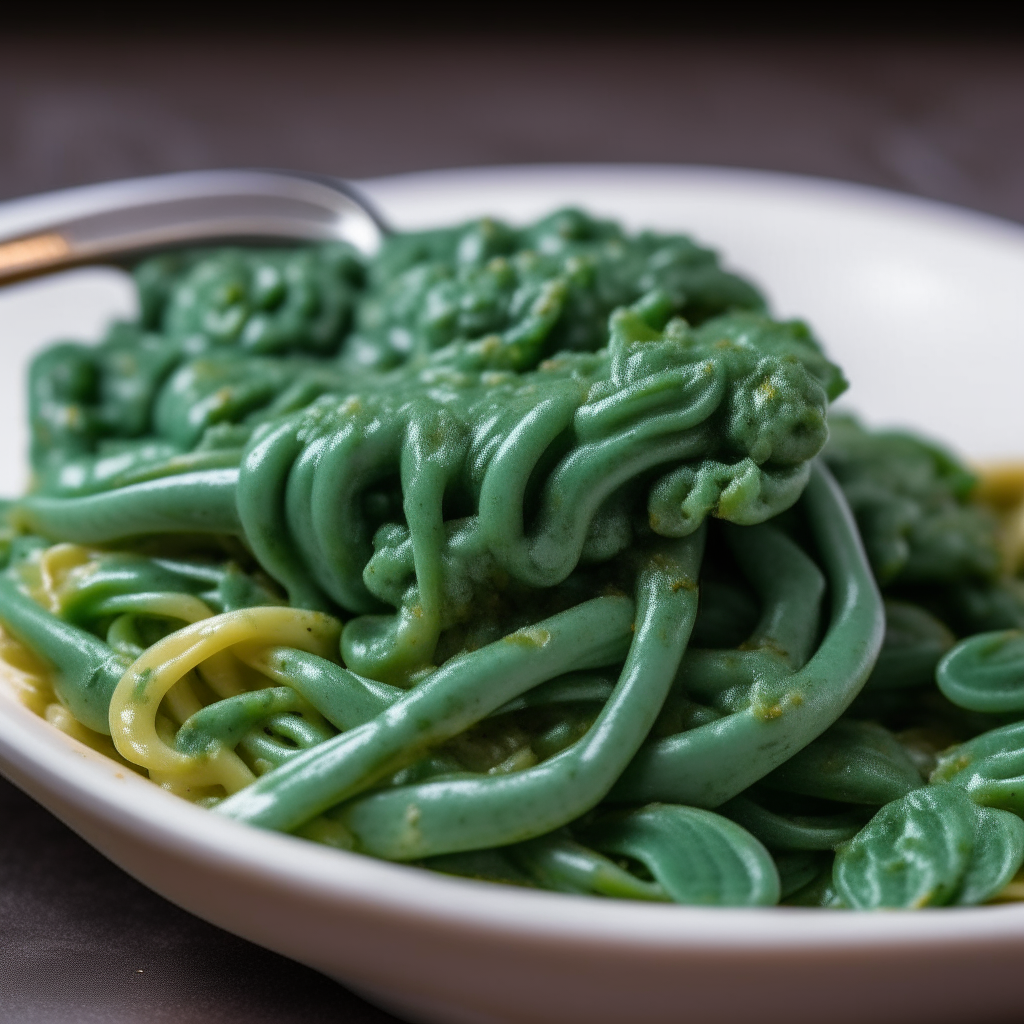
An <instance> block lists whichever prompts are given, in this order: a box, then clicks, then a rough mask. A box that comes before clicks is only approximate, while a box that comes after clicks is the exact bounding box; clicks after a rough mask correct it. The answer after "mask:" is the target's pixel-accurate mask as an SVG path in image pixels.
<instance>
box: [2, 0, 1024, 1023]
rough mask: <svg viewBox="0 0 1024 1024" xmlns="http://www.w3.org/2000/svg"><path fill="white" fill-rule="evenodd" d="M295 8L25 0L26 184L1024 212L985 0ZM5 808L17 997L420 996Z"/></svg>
mask: <svg viewBox="0 0 1024 1024" xmlns="http://www.w3.org/2000/svg"><path fill="white" fill-rule="evenodd" d="M277 13H278V14H279V15H280V20H279V22H278V23H275V24H274V25H268V26H264V27H263V28H262V29H260V30H259V31H250V32H249V34H245V32H242V31H241V30H240V29H239V26H238V24H236V23H232V22H230V21H229V19H228V18H227V16H226V15H221V16H220V18H221V20H220V21H219V22H216V23H214V24H212V26H211V25H210V23H209V17H208V16H207V15H206V14H205V13H204V15H203V16H202V18H201V17H200V16H199V15H198V14H197V15H196V17H195V18H194V19H193V24H196V25H198V24H203V25H204V26H206V27H205V28H204V31H203V33H202V34H197V32H196V30H195V29H194V28H192V27H190V25H188V24H186V23H185V19H184V18H182V19H179V21H178V22H174V23H168V24H161V23H155V22H154V23H143V22H137V23H131V24H129V25H128V26H127V28H126V27H125V23H124V22H123V21H122V22H119V23H118V24H117V25H116V26H114V25H112V24H97V23H95V21H86V20H85V18H86V15H81V16H80V17H79V19H78V22H77V23H76V22H73V21H72V22H69V21H68V20H66V19H65V20H63V21H62V22H61V24H62V25H64V26H65V28H64V34H55V33H54V32H53V31H52V25H51V24H50V23H49V22H46V23H44V22H43V21H42V20H41V18H40V20H36V21H33V19H32V17H31V12H29V13H28V14H25V15H23V21H22V22H21V23H11V22H10V21H8V28H7V30H6V34H2V35H0V199H6V198H11V197H15V196H19V195H24V194H28V193H33V192H40V191H45V190H48V189H55V188H62V187H66V186H71V185H77V184H84V183H88V182H94V181H100V180H104V179H110V178H120V177H126V176H132V175H141V174H152V173H158V172H162V171H174V170H185V169H192V168H205V167H226V166H238V165H250V166H276V167H292V168H297V169H304V170H309V171H317V172H323V173H329V174H337V175H342V176H346V177H353V178H365V177H371V176H377V175H389V174H400V173H405V172H411V171H418V170H424V169H431V168H442V167H453V166H468V165H486V164H523V163H545V162H590V161H600V162H627V163H652V162H653V163H671V164H678V163H696V164H711V165H728V166H741V167H753V168H764V169H770V170H777V171H789V172H796V173H801V174H811V175H821V176H826V177H833V178H842V179H846V180H851V181H856V182H861V183H865V184H869V185H875V186H881V187H884V188H890V189H896V190H900V191H904V192H908V193H914V194H917V195H921V196H926V197H929V198H932V199H938V200H945V201H948V202H952V203H958V204H961V205H964V206H968V207H972V208H974V209H977V210H981V211H985V212H987V213H990V214H995V215H998V216H1002V217H1006V218H1010V219H1013V220H1016V221H1020V222H1024V37H1021V36H1020V35H1019V34H1017V33H1016V31H1015V29H1014V27H1012V26H1008V25H1006V24H1003V23H997V22H994V21H992V20H991V19H989V18H986V16H985V11H984V10H983V9H982V8H979V7H978V5H974V7H973V8H972V11H971V12H969V13H968V14H967V15H963V14H962V12H961V18H962V20H964V19H965V20H966V22H967V23H966V24H964V23H954V22H949V23H942V22H941V21H939V22H937V21H936V20H935V18H936V16H934V15H930V18H931V20H930V23H929V29H928V33H929V34H922V33H921V30H920V27H919V26H918V25H916V24H915V23H913V22H912V21H910V20H909V19H908V20H906V21H900V20H898V19H896V18H894V17H893V16H892V15H891V14H890V15H889V19H890V20H889V21H888V22H886V23H885V24H884V25H882V24H881V22H879V23H868V20H867V19H866V18H864V19H862V20H861V21H860V22H856V21H854V22H851V23H849V24H843V23H840V22H838V21H833V22H832V23H824V22H821V23H818V24H812V25H810V26H808V24H807V23H806V22H803V23H801V24H797V23H795V22H793V23H785V22H783V23H779V21H778V16H777V15H776V14H775V12H772V14H773V17H774V18H775V21H773V22H771V23H769V22H768V21H767V20H766V18H767V16H762V18H763V21H762V22H761V23H758V22H757V21H756V20H754V21H751V20H750V19H749V17H747V16H746V15H744V16H743V21H742V26H741V27H742V31H740V32H737V30H736V27H735V26H734V25H730V24H728V23H727V22H726V21H725V20H724V16H723V17H722V19H720V21H719V22H718V23H715V22H714V21H700V20H699V19H698V20H697V21H694V20H693V18H692V16H691V15H690V13H689V12H686V14H687V19H688V20H687V21H686V23H685V24H684V23H683V20H682V19H683V16H682V15H680V16H678V17H677V18H676V20H674V21H672V20H670V21H667V22H666V21H664V20H662V21H659V22H658V23H657V24H655V25H652V23H651V22H650V20H649V18H650V15H649V13H648V12H644V18H645V19H647V20H646V21H644V22H641V20H640V16H639V15H638V16H636V18H635V19H634V20H633V21H630V20H629V17H628V16H627V17H626V18H625V20H622V18H621V17H620V20H618V21H617V22H615V23H614V24H612V23H611V22H608V23H605V24H597V25H595V24H593V23H588V25H587V27H586V28H585V29H581V28H580V27H579V26H578V25H576V24H573V23H572V22H570V21H568V20H563V21H559V20H558V19H557V18H555V17H554V16H553V15H552V14H551V13H550V12H542V13H541V14H538V15H536V16H534V15H530V17H529V18H527V16H526V14H525V13H523V14H522V16H521V17H520V19H519V21H518V22H516V23H511V22H510V23H509V24H502V25H481V24H479V23H478V24H477V26H476V28H475V30H474V31H467V30H466V29H465V28H464V27H463V25H462V24H461V23H459V22H456V21H455V19H454V17H450V18H449V19H448V20H447V21H444V20H443V19H442V20H440V21H439V20H438V17H437V16H436V15H434V14H433V12H432V20H431V21H429V22H428V21H426V20H425V18H424V17H423V16H422V15H420V16H419V20H418V21H417V18H416V17H414V16H403V15H402V14H401V11H400V10H396V9H394V8H389V9H388V11H387V16H388V17H389V18H390V21H384V20H383V18H382V19H381V20H380V21H378V22H376V23H375V22H373V21H372V19H371V20H365V19H364V20H363V21H359V22H356V23H354V25H353V24H351V23H350V22H349V21H343V20H342V15H335V16H332V17H327V18H324V17H320V16H318V17H317V20H316V22H315V23H313V19H312V16H311V15H305V16H304V20H303V18H300V16H298V15H295V16H289V15H288V14H287V12H284V13H282V12H277ZM734 15H735V17H736V19H737V20H739V14H738V13H735V12H734ZM48 16H49V14H48ZM91 16H92V15H91V14H90V17H91ZM345 17H347V14H346V15H345ZM938 17H941V16H938ZM240 21H241V19H240V18H239V22H240ZM527 24H529V25H530V26H532V30H531V31H529V32H528V31H526V30H525V28H524V26H526V25H527ZM68 25H70V26H71V28H70V29H69V28H67V26H68ZM880 25H881V27H879V26H880ZM12 26H13V27H12ZM398 26H401V27H400V28H399V27H398ZM537 26H540V28H537ZM0 821H2V822H3V825H2V826H0V1020H4V1021H6V1020H12V1021H14V1020H16V1021H19V1022H23V1024H44V1022H45V1024H49V1022H53V1024H57V1022H65V1021H69V1022H70V1021H75V1022H76V1024H79V1022H81V1024H90V1022H97V1024H134V1022H136V1021H145V1022H162V1021H168V1022H174V1024H191V1022H193V1021H194V1022H200V1021H201V1022H203V1024H219V1022H224V1024H234V1022H236V1021H237V1022H242V1021H244V1022H245V1024H264V1022H266V1024H282V1022H289V1024H291V1022H296V1024H297V1022H300V1021H301V1022H302V1024H319V1022H321V1021H324V1022H326V1021H350V1022H371V1021H372V1022H387V1021H391V1020H393V1018H391V1017H390V1016H389V1015H388V1014H385V1013H383V1012H381V1011H378V1010H376V1009H374V1008H373V1007H370V1006H369V1005H368V1004H365V1003H364V1002H362V1000H360V999H358V998H357V997H356V996H354V995H351V994H349V993H347V992H345V991H344V990H343V989H340V988H339V987H337V986H336V985H334V984H333V983H332V982H329V981H327V980H326V979H324V978H322V977H320V976H319V975H316V974H315V973H313V972H312V971H308V970H306V969H305V968H302V967H299V966H298V965H296V964H293V963H290V962H288V961H285V960H283V959H281V958H279V957H276V956H275V955H273V954H271V953H268V952H266V951H264V950H260V949H257V948H256V947H253V946H250V945H249V944H248V943H245V942H243V941H242V940H239V939H236V938H234V937H232V936H230V935H227V934H225V933H223V932H220V931H218V930H217V929H214V928H212V927H211V926H208V925H206V924H204V923H203V922H202V921H200V920H198V919H197V918H194V917H191V916H190V915H188V914H186V913H184V912H183V911H180V910H178V909H177V908H175V907H173V906H171V905H170V904H167V903H165V902H164V901H163V900H161V899H160V898H159V897H157V896H155V895H154V894H152V893H150V892H149V891H148V890H145V889H143V888H142V887H141V886H139V885H137V884H136V883H135V882H134V881H132V880H131V879H130V878H128V877H127V876H126V875H123V874H122V873H121V872H120V871H118V869H117V868H115V867H113V866H112V865H111V864H109V863H107V862H106V861H105V860H103V859H102V858H101V857H100V856H99V855H98V854H96V853H95V852H94V851H92V850H91V849H90V848H89V847H88V846H86V845H85V844H84V843H82V842H81V841H80V840H78V839H77V838H76V837H75V836H74V835H72V834H71V833H70V832H69V831H68V830H67V829H65V828H64V827H63V826H62V825H61V824H60V823H59V822H57V821H56V820H55V819H53V818H52V817H50V816H49V815H48V814H47V813H46V812H45V811H43V810H42V809H40V808H39V807H37V806H36V805H35V804H33V803H32V802H31V801H30V800H29V799H28V798H27V797H25V796H23V795H22V794H21V793H19V792H18V791H17V790H15V789H14V788H13V787H12V786H10V785H8V784H7V783H5V782H3V781H2V780H0Z"/></svg>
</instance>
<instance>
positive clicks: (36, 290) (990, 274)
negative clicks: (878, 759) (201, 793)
mask: <svg viewBox="0 0 1024 1024" xmlns="http://www.w3.org/2000/svg"><path fill="white" fill-rule="evenodd" d="M364 187H365V188H366V191H367V192H368V193H369V194H370V195H371V196H372V197H373V198H374V199H375V200H377V202H378V203H379V204H380V206H381V207H382V208H383V210H384V211H385V213H386V214H387V215H388V216H389V217H390V218H391V219H392V220H393V222H394V223H395V224H396V225H397V226H400V227H415V226H426V225H428V224H436V223H443V222H446V221H451V220H454V219H457V218H460V217H466V216H472V215H474V214H479V213H497V214H499V215H505V216H508V217H510V218H512V219H517V220H518V219H522V218H525V217H529V216H534V215H536V214H539V213H543V212H545V211H547V210H548V209H550V208H552V207H553V206H555V205H558V204H564V203H567V202H568V203H575V204H578V205H582V206H584V207H587V208H589V209H591V210H593V211H595V212H597V213H603V214H608V215H612V216H617V217H619V218H621V219H623V220H624V221H625V222H626V223H627V224H629V225H630V226H633V227H641V226H650V227H657V228H660V229H664V230H678V229H686V230H690V231H692V232H693V233H694V234H695V235H696V236H697V237H698V239H700V240H704V241H707V242H709V243H711V244H713V245H714V246H715V247H716V248H719V249H721V250H722V251H723V252H724V253H725V254H726V257H727V260H728V262H729V264H730V265H731V266H733V267H736V268H739V269H742V270H743V271H745V272H747V273H749V274H750V275H751V276H752V277H753V278H754V279H755V280H757V281H759V282H760V283H761V284H762V285H763V286H764V287H765V288H766V290H767V291H768V293H769V295H770V296H771V297H772V299H773V302H774V306H775V309H776V311H777V312H778V313H780V314H783V315H795V314H798V313H799V314H801V315H803V316H804V317H806V318H807V319H809V320H810V321H811V323H812V325H813V326H814V327H815V328H816V330H817V331H818V333H819V335H820V336H821V337H822V338H823V340H824V341H825V343H826V344H827V346H828V348H829V351H830V353H831V354H832V355H833V356H834V357H835V358H836V360H837V361H838V362H839V363H840V364H841V365H842V366H843V367H844V368H845V369H846V370H847V373H848V375H849V377H850V379H851V381H852V383H853V385H854V400H853V401H852V402H851V404H852V405H855V406H856V407H857V408H859V409H861V410H863V411H864V412H865V414H866V415H867V417H868V418H869V419H870V420H872V421H873V422H899V423H909V424H916V425H918V426H920V427H923V428H925V429H928V430H930V431H932V432H934V433H937V434H939V435H940V436H942V437H945V438H948V439H950V440H952V441H953V442H955V443H956V444H957V445H958V446H959V447H960V448H961V449H962V450H965V451H966V452H968V453H969V454H972V455H977V456H999V455H1014V454H1024V429H1022V428H1024V404H1022V403H1021V402H1020V399H1019V395H1020V383H1019V382H1020V381H1021V379H1024V318H1022V317H1021V316H1020V313H1019V303H1018V301H1017V295H1018V293H1019V289H1020V282H1022V281H1024V229H1021V228H1018V227H1015V226H1013V225H1010V224H1006V223H1002V222H999V221H995V220H992V219H990V218H986V217H983V216H980V215H976V214H971V213H967V212H964V211H959V210H955V209H951V208H949V207H943V206H939V205H937V204H932V203H927V202H924V201H920V200H914V199H908V198H905V197H900V196H895V195H890V194H886V193H881V192H877V191H874V190H869V189H864V188H859V187H854V186H849V185H842V184H836V183H830V182H822V181H816V180H810V179H801V178H794V177H788V176H781V175H769V174H760V173H755V172H742V171H721V170H712V169H685V168H682V169H674V168H642V167H641V168H622V167H605V168H578V167H566V168H518V169H495V170H472V171H458V172H438V173H430V174H419V175H409V176H403V177H398V178H392V179H384V180H378V181H374V182H366V183H364ZM0 217H2V213H0ZM130 309H131V298H130V295H129V293H128V292H127V290H126V286H125V283H124V281H123V279H121V278H120V277H118V275H117V273H116V272H114V271H105V270H85V271H76V272H74V273H72V274H71V275H68V277H67V278H66V279H65V280H64V281H63V282H57V281H52V282H39V283H35V284H31V285H24V286H18V289H15V290H9V291H7V292H6V293H5V294H0V332H2V333H3V336H4V351H5V366H4V370H5V372H4V373H3V374H2V375H0V424H2V427H3V434H4V436H5V437H6V438H8V439H11V440H9V442H8V445H7V450H6V452H4V458H3V459H0V493H14V492H16V491H17V490H18V489H19V487H20V485H21V482H22V480H23V479H24V476H23V469H22V468H21V467H22V461H23V455H22V451H23V445H22V441H23V438H24V431H23V427H22V422H23V416H24V414H23V409H24V404H23V400H22V399H21V396H20V389H21V364H22V363H23V360H24V358H25V357H26V355H27V354H28V353H29V352H30V351H32V350H34V349H35V348H37V347H38V346H39V345H40V344H41V343H42V342H43V341H45V340H46V339H47V338H50V337H53V336H55V335H65V336H66V335H68V334H72V335H77V336H78V337H83V336H88V335H90V334H91V335H95V334H96V332H97V331H98V329H99V327H100V326H101V324H102V322H103V320H104V319H105V318H106V317H107V316H108V315H109V314H111V313H121V314H124V313H127V312H129V311H130ZM954 359H955V361H954ZM0 771H2V772H3V774H5V775H6V776H7V777H8V778H10V779H12V780H13V781H14V782H16V783H17V784H18V785H20V786H21V787H22V788H24V789H25V790H26V791H27V792H28V793H30V794H31V795H32V796H34V797H35V798H36V799H38V800H39V801H40V802H41V803H43V804H44V805H45V806H46V807H48V808H49V809H50V810H51V811H53V812H54V813H55V814H57V815H58V817H60V818H61V819H62V820H64V821H65V822H67V823H68V824H69V825H70V826H71V827H72V828H73V829H75V831H77V832H78V833H79V834H80V835H82V836H83V837H84V838H85V839H86V840H88V841H89V842H90V843H92V844H93V845H94V846H96V847H97V848H98V849H99V850H100V851H101V852H103V853H104V854H106V855H107V856H108V857H110V858H111V859H112V860H113V861H115V862H116V863H117V864H119V865H120V866H121V867H123V868H124V869H125V870H127V871H128V872H129V873H131V874H132V875H134V876H135V877H136V878H138V879H139V880H140V881H142V882H144V883H145V884H146V885H148V886H150V887H151V888H153V889H155V890H156V891H157V892H159V893H161V894H162V895H164V896H166V897H167V898H168V899H171V900H173V901H174V902H175V903H178V904H180V905H181V906H183V907H185V908H186V909H188V910H190V911H192V912H193V913H195V914H198V915H199V916H200V917H203V918H206V919H207V920H209V921H212V922H213V923H215V924H217V925H220V926H221V927H223V928H226V929H228V930H230V931H233V932H236V933H237V934H239V935H243V936H245V937H246V938H248V939H251V940H253V941H255V942H258V943H260V944H262V945H265V946H268V947H269V948H271V949H274V950H277V951H278V952H281V953H284V954H285V955H287V956H290V957H293V958H295V959H297V960H300V961H302V962H304V963H307V964H309V965H311V966H313V967H315V968H318V969H319V970H322V971H324V972H325V973H327V974H330V975H332V976H334V977H336V978H338V979H339V980H341V981H343V982H345V983H346V984H347V985H349V986H350V987H352V988H354V989H355V990H357V991H359V992H362V993H363V994H365V995H366V996H367V997H368V998H370V999H372V1000H374V1001H375V1002H378V1003H379V1004H381V1005H383V1006H386V1007H388V1008H389V1009H391V1010H393V1011H394V1012H396V1013H398V1014H399V1015H402V1016H405V1017H406V1018H408V1019H409V1020H413V1021H424V1022H428V1021H429V1022H437V1024H527V1022H529V1024H556V1022H558V1024H572V1022H577V1021H578V1022H584V1021H586V1022H587V1024H621V1022H624V1021H637V1022H651V1024H660V1022H666V1024H667V1022H670V1021H671V1022H679V1021H693V1022H700V1024H714V1022H716V1021H722V1022H731V1021H746V1020H755V1019H756V1020H758V1021H763V1022H770V1021H786V1022H787V1024H799V1022H803V1021H807V1022H819V1021H822V1020H825V1019H828V1020H829V1021H831V1022H836V1024H840V1022H844V1021H858V1022H859V1021H861V1020H863V1019H864V1018H865V1017H873V1018H874V1019H876V1020H880V1021H897V1020H898V1021H905V1022H911V1021H918V1020H920V1021H925V1020H927V1021H930V1022H936V1024H937V1022H941V1021H946V1020H950V1021H952V1020H961V1019H969V1020H972V1021H979V1022H980V1021H982V1020H995V1019H1011V1018H1015V1017H1016V1016H1017V1015H1018V1014H1019V1011H1018V1010H1017V1007H1018V1005H1019V1000H1020V996H1019V994H1018V990H1019V982H1018V974H1017V972H1018V964H1019V962H1020V958H1021V956H1022V955H1024V905H1021V906H1014V905H1010V906H1001V907H985V908H977V909H961V910H949V911H943V910H938V911H926V912H916V913H909V912H908V913H879V914H863V915H855V914H845V913H828V912H822V911H801V910H791V909H783V910H780V909H765V910H706V909H696V908H686V907H674V906H664V905H644V904H632V903H627V902H616V901H610V900H608V901H602V900H596V899H586V898H579V897H571V896H561V895H557V894H551V893H543V892H533V891H524V890H519V889H512V888H504V887H501V886H492V885H488V884H485V883H478V882H471V881H463V880H458V879H451V878H445V877H442V876H438V875H433V874H430V873H428V872H425V871H420V870H417V869H414V868H407V867H403V866H400V865H392V864H387V863H382V862H379V861H374V860H371V859H369V858H364V857H359V856H355V855H351V854H345V853H339V852H336V851H333V850H328V849H325V848H322V847H319V846H316V845H314V844H312V843H307V842H304V841H301V840H297V839H293V838H291V837H289V836H282V835H277V834H272V833H266V832H261V831H257V830H255V829H250V828H248V827H246V826H243V825H239V824H236V823H234V822H232V821H229V820H227V819H224V818H221V817H219V816H215V815H211V814H209V813H207V812H205V811H203V810H200V809H197V808H195V807H193V806H191V805H190V804H187V803H185V802H184V801H181V800H178V799H176V798H175V797H172V796H170V795H168V794H166V793H164V792H162V791H160V790H157V789H156V788H155V787H153V786H152V785H151V784H149V783H148V782H146V781H144V780H143V779H141V778H139V777H138V776H135V775H132V774H131V773H129V772H126V771H124V770H123V769H121V768H120V767H119V766H118V765H116V764H114V763H113V762H110V761H107V760H106V759H104V758H103V757H101V756H100V755H98V754H94V753H93V752H92V751H90V750H88V749H87V748H85V747H82V746H81V745H79V744H77V743H76V742H75V741H73V740H71V739H69V738H68V737H66V736H64V735H63V734H62V733H60V732H57V731H56V730H54V729H52V728H51V727H50V726H48V725H47V724H46V723H45V722H43V721H42V720H40V719H38V718H36V717H35V716H33V715H32V714H31V713H30V712H28V711H27V710H25V709H24V708H22V707H21V706H20V705H18V704H16V703H15V702H14V701H13V699H12V698H10V697H8V696H7V695H6V691H4V690H2V689H0Z"/></svg>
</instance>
